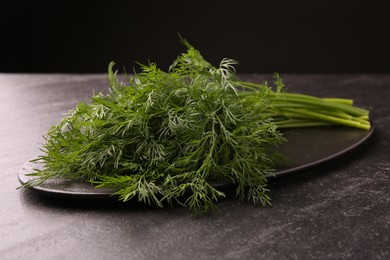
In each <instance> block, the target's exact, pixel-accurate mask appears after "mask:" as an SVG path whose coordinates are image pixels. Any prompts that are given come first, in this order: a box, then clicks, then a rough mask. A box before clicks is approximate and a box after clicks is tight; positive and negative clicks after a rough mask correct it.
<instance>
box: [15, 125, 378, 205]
mask: <svg viewBox="0 0 390 260" xmlns="http://www.w3.org/2000/svg"><path fill="white" fill-rule="evenodd" d="M373 131H374V127H371V129H370V130H369V131H364V130H359V129H354V128H348V127H335V126H332V127H312V128H296V129H288V130H285V131H283V133H284V135H285V137H286V138H287V140H288V142H286V143H285V144H283V145H281V146H280V147H278V151H279V152H280V153H281V154H282V155H284V156H285V157H286V158H287V159H288V161H289V163H288V164H287V165H286V166H283V167H282V166H281V167H277V169H276V172H275V176H280V175H284V174H288V173H293V172H296V171H299V170H302V169H306V168H309V167H312V166H315V165H318V164H321V163H323V162H326V161H329V160H331V159H333V158H336V157H339V156H341V155H343V154H344V153H346V152H348V151H350V150H352V149H354V148H356V147H357V146H359V145H360V144H362V143H363V142H364V141H366V140H367V139H368V138H369V137H370V136H371V135H372V133H373ZM39 167H41V165H40V164H39V163H36V162H30V161H28V162H26V163H25V164H24V165H23V166H22V168H21V169H20V171H19V181H20V183H21V184H25V183H26V182H27V181H28V180H30V179H31V178H34V177H31V176H27V174H29V173H32V172H33V170H34V169H36V168H39ZM218 185H223V184H218ZM32 189H34V190H37V191H40V192H44V193H47V194H51V195H56V196H58V195H60V196H67V197H69V196H78V197H80V196H83V197H97V198H99V197H109V196H110V195H111V193H112V190H110V189H100V188H99V189H97V188H94V187H93V186H92V185H90V184H88V183H82V182H74V181H67V180H62V179H52V180H48V181H46V182H45V183H43V184H41V185H39V186H35V187H33V188H32Z"/></svg>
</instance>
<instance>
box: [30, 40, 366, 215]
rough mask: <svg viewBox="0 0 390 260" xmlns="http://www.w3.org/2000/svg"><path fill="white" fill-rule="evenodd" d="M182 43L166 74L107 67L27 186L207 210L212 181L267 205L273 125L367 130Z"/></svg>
mask: <svg viewBox="0 0 390 260" xmlns="http://www.w3.org/2000/svg"><path fill="white" fill-rule="evenodd" d="M183 43H184V45H185V46H186V48H187V51H186V52H185V53H183V54H181V55H180V56H178V57H177V59H176V60H175V61H174V62H173V64H172V65H171V66H170V68H169V71H168V72H164V71H162V70H161V69H159V68H158V67H157V65H156V64H153V63H151V64H148V65H141V71H140V72H139V73H135V74H134V75H133V76H131V77H130V78H129V80H128V82H126V83H123V82H121V81H119V80H118V78H117V76H116V74H117V72H116V71H114V70H113V66H114V63H110V65H109V68H108V80H109V85H110V88H109V92H108V93H106V94H104V93H98V94H93V96H92V97H91V98H90V100H89V102H83V103H79V104H78V105H77V106H76V107H75V108H74V109H73V110H72V111H71V112H70V113H69V114H68V115H67V116H65V117H64V118H63V119H62V120H61V121H60V122H59V123H58V124H57V125H56V126H53V127H52V128H51V129H50V130H49V132H48V133H47V135H46V137H45V138H46V143H45V144H44V147H43V149H42V151H43V154H42V155H40V156H39V157H38V158H37V159H36V161H38V162H40V163H41V164H42V168H41V169H37V170H36V171H35V172H33V173H32V174H31V175H32V176H35V177H36V178H34V179H33V180H31V181H30V182H29V183H27V185H26V186H34V185H39V184H41V183H42V182H45V181H46V180H48V179H51V178H61V179H66V180H75V181H83V182H90V183H92V184H94V185H95V186H96V187H97V188H101V187H107V188H111V189H112V190H113V195H115V196H118V198H119V200H122V201H128V200H131V199H136V200H138V201H140V202H143V203H147V204H155V205H157V206H159V207H163V205H165V204H166V203H168V204H171V203H173V202H176V203H179V204H180V205H183V206H185V207H188V208H189V209H190V210H191V211H193V212H195V213H207V212H210V211H212V210H215V209H216V205H215V202H216V201H217V200H218V199H220V198H222V197H224V196H225V194H224V193H223V192H222V191H221V190H219V189H218V188H217V187H216V186H214V185H212V183H213V182H215V181H217V182H229V183H234V184H235V187H236V196H237V197H238V198H240V199H241V200H248V201H251V202H253V203H254V204H262V205H269V204H270V197H269V196H268V195H267V193H268V189H267V177H269V176H270V175H272V173H273V171H274V168H275V159H276V155H275V154H274V153H273V152H271V151H273V148H275V146H276V145H278V144H280V143H281V142H283V141H285V140H284V137H283V136H282V134H281V133H280V131H279V129H280V128H288V127H302V126H316V125H324V124H346V125H349V126H353V127H360V126H362V127H361V128H364V129H368V128H369V122H368V112H367V111H365V110H363V109H360V108H355V107H353V106H351V104H346V103H349V100H346V99H332V100H331V99H319V98H315V97H310V96H304V95H299V94H289V93H285V92H283V83H282V81H281V79H280V78H279V77H278V76H276V77H275V85H276V90H275V91H273V90H272V89H271V88H270V87H269V86H268V85H267V84H265V83H264V84H255V83H249V82H244V81H241V80H240V79H239V78H237V76H236V73H235V69H234V66H235V65H236V64H237V62H236V61H234V60H231V59H223V60H222V61H221V63H220V65H219V66H218V67H214V66H212V65H211V64H210V63H208V62H207V61H206V60H205V59H204V58H203V57H202V56H201V54H200V53H199V51H198V50H196V49H195V48H193V47H192V46H191V45H190V44H189V43H188V42H187V41H185V40H183ZM324 111H325V112H324ZM336 117H337V118H336ZM335 118H336V119H335ZM352 121H353V122H352ZM351 122H352V123H351Z"/></svg>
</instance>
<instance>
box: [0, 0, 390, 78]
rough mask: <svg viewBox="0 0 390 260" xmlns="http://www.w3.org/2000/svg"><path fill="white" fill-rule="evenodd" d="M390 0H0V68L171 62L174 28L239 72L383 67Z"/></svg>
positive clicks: (80, 68)
mask: <svg viewBox="0 0 390 260" xmlns="http://www.w3.org/2000/svg"><path fill="white" fill-rule="evenodd" d="M389 3H390V2H389V1H352V0H345V1H244V0H242V1H231V0H227V1H211V0H207V1H204V0H198V1H106V2H102V3H99V1H97V2H89V1H78V2H72V1H52V2H39V1H15V0H12V1H11V0H8V1H4V0H3V1H1V2H0V10H1V11H0V28H1V30H2V32H1V35H2V36H1V43H0V44H1V45H0V46H1V58H0V72H46V73H47V72H49V73H51V72H60V73H95V72H105V71H106V69H107V65H108V63H109V62H110V61H115V62H116V63H117V65H118V68H120V70H122V68H124V67H125V68H126V69H127V70H129V71H131V70H132V69H133V67H134V62H135V61H138V62H141V63H147V62H148V61H152V62H156V63H157V64H159V66H160V67H161V68H162V69H167V68H168V66H169V65H170V64H171V62H172V60H173V59H174V58H175V57H176V56H177V55H178V54H180V53H181V52H182V51H184V48H183V47H182V45H181V44H180V43H179V40H178V33H180V34H181V35H182V36H183V37H184V38H186V39H187V40H189V41H190V42H191V43H192V45H194V46H195V47H196V48H197V49H199V50H200V51H201V53H202V54H203V56H204V57H205V58H206V59H208V60H209V61H210V62H212V63H213V64H214V65H217V64H218V63H219V61H220V60H221V59H222V58H224V57H229V58H233V59H236V60H238V61H240V65H239V66H238V68H237V70H238V72H239V73H269V72H281V73H388V72H390V66H389V61H390V50H389V47H390V41H389V37H388V35H389V32H390V30H389V29H390V4H389Z"/></svg>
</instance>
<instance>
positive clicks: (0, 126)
mask: <svg viewBox="0 0 390 260" xmlns="http://www.w3.org/2000/svg"><path fill="white" fill-rule="evenodd" d="M242 77H243V78H245V79H247V80H252V81H256V82H259V81H263V80H270V79H271V76H270V75H243V76H242ZM283 78H284V81H285V83H286V85H287V87H288V89H289V91H291V92H301V93H307V94H312V95H317V96H324V97H325V96H337V97H348V98H353V99H355V101H356V104H357V105H359V106H362V107H365V108H367V109H370V110H371V111H372V114H371V116H372V121H373V122H374V125H375V127H376V129H375V132H374V134H373V136H371V138H370V139H369V140H368V141H367V142H365V143H364V144H363V145H362V146H360V147H358V148H357V149H355V150H353V151H351V152H349V153H347V154H346V155H344V156H342V157H341V158H338V159H335V160H333V161H330V162H327V163H325V164H322V165H320V166H316V167H314V168H311V169H308V170H304V171H300V172H297V173H294V174H290V175H287V176H283V177H278V178H274V179H272V180H270V185H269V187H270V189H271V193H270V195H271V197H272V202H273V206H272V207H267V208H263V207H261V206H253V205H251V204H248V203H242V202H240V201H238V200H237V199H235V198H234V196H233V195H232V196H228V197H227V198H226V199H224V200H222V201H220V202H218V207H219V209H220V210H219V212H218V213H216V214H213V215H210V216H205V217H194V216H193V215H192V214H191V213H190V212H189V211H188V210H187V209H184V208H180V207H173V208H164V209H155V208H148V207H145V206H142V205H139V204H136V203H129V204H122V203H117V202H114V201H110V200H108V201H93V200H88V201H85V200H63V199H58V198H51V197H46V196H41V195H39V194H37V193H36V192H33V191H30V190H25V189H17V187H18V186H19V183H18V179H17V174H18V171H19V169H20V167H21V166H22V164H23V163H24V162H26V161H27V160H29V159H30V158H31V157H33V156H34V155H36V154H37V153H38V152H39V150H38V149H39V147H40V144H41V143H42V142H43V138H42V135H43V134H44V133H45V132H46V131H47V130H48V128H49V126H51V125H53V124H55V123H56V122H57V121H58V120H59V119H60V118H61V116H62V114H63V113H65V112H67V111H68V110H69V109H71V108H72V107H73V106H74V105H75V104H76V103H77V102H78V101H85V100H87V98H88V96H89V95H90V94H91V93H92V90H95V92H98V91H103V90H106V89H107V83H106V76H105V75H25V74H0V112H1V113H0V176H1V189H0V193H1V207H0V220H1V222H0V259H390V156H389V154H390V147H389V142H390V106H389V101H390V75H283Z"/></svg>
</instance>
